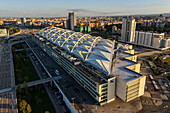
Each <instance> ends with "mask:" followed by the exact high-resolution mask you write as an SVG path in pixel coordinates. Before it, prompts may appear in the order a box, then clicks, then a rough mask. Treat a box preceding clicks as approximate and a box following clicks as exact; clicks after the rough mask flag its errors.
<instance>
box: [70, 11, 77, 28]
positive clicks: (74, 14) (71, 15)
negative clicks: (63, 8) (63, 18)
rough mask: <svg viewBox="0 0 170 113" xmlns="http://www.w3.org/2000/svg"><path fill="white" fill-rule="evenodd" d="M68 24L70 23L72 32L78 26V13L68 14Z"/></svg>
mask: <svg viewBox="0 0 170 113" xmlns="http://www.w3.org/2000/svg"><path fill="white" fill-rule="evenodd" d="M68 18H69V19H68V22H69V29H70V30H74V26H76V25H77V23H76V13H75V12H71V13H69V14H68Z"/></svg>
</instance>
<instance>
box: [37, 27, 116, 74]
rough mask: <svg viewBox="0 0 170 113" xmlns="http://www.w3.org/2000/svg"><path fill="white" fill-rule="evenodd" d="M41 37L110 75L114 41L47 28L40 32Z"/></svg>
mask: <svg viewBox="0 0 170 113" xmlns="http://www.w3.org/2000/svg"><path fill="white" fill-rule="evenodd" d="M39 35H40V36H42V37H43V38H45V39H47V40H49V41H50V42H52V43H53V44H55V45H57V46H59V47H61V48H63V49H64V50H66V51H68V52H69V53H70V54H73V55H75V56H76V57H78V58H80V59H81V60H83V61H84V62H88V63H90V64H91V65H93V66H94V67H97V68H99V69H101V70H103V71H104V72H105V73H107V74H108V73H109V70H110V69H109V67H110V61H111V58H112V51H113V49H114V48H113V46H114V44H113V42H112V41H110V40H105V39H102V38H101V37H93V36H91V35H89V34H83V33H80V32H74V31H70V30H66V29H61V28H56V27H48V28H45V29H43V30H41V31H40V32H39Z"/></svg>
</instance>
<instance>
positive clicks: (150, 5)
mask: <svg viewBox="0 0 170 113" xmlns="http://www.w3.org/2000/svg"><path fill="white" fill-rule="evenodd" d="M69 11H75V12H77V16H114V15H131V14H157V13H170V0H0V17H6V16H8V17H34V16H35V17H66V16H67V13H68V12H69Z"/></svg>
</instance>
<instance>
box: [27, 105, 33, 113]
mask: <svg viewBox="0 0 170 113" xmlns="http://www.w3.org/2000/svg"><path fill="white" fill-rule="evenodd" d="M31 111H32V109H31V106H30V104H28V105H27V113H31Z"/></svg>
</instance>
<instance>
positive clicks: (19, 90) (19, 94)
mask: <svg viewBox="0 0 170 113" xmlns="http://www.w3.org/2000/svg"><path fill="white" fill-rule="evenodd" d="M16 91H17V93H18V96H19V98H21V91H22V90H21V84H18V86H17V89H16Z"/></svg>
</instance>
